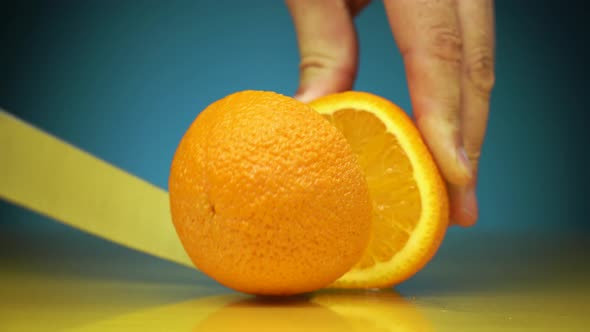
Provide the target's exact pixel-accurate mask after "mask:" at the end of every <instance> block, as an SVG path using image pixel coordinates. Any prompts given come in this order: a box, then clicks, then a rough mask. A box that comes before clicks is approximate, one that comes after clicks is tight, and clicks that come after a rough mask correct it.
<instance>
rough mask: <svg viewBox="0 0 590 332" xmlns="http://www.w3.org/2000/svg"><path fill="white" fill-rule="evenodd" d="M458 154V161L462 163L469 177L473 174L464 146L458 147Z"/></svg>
mask: <svg viewBox="0 0 590 332" xmlns="http://www.w3.org/2000/svg"><path fill="white" fill-rule="evenodd" d="M458 155H459V161H460V162H461V164H462V165H463V167H464V169H465V171H466V172H467V173H469V177H471V176H472V175H473V168H472V166H471V161H469V157H468V156H467V151H465V148H463V147H460V148H459V151H458Z"/></svg>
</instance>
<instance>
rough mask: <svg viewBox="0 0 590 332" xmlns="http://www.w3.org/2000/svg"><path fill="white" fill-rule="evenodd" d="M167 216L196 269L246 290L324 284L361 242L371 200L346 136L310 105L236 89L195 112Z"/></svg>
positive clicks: (354, 256) (352, 259)
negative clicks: (171, 220)
mask: <svg viewBox="0 0 590 332" xmlns="http://www.w3.org/2000/svg"><path fill="white" fill-rule="evenodd" d="M169 192H170V205H171V212H172V219H173V223H174V226H175V228H176V231H177V233H178V235H179V238H180V240H181V242H182V244H183V246H184V248H185V250H186V252H187V253H188V255H189V256H190V258H191V260H192V261H193V263H194V264H195V266H196V267H197V268H198V269H200V270H201V271H202V272H204V273H205V274H207V275H209V276H210V277H212V278H213V279H215V280H217V281H218V282H219V283H221V284H223V285H225V286H227V287H230V288H233V289H235V290H238V291H242V292H246V293H252V294H272V295H287V294H295V293H302V292H308V291H312V290H315V289H318V288H321V287H325V286H327V285H329V284H330V283H332V282H334V281H335V280H336V279H337V278H339V277H340V276H342V275H343V274H344V273H346V272H347V271H348V270H349V269H350V268H351V267H352V266H353V265H354V264H355V263H356V262H357V261H358V260H359V259H360V258H361V255H362V254H363V252H364V249H365V248H366V246H367V243H368V240H369V236H370V234H369V232H370V231H371V222H372V218H373V216H372V212H371V210H372V205H371V204H372V203H371V200H370V197H369V189H368V185H367V180H366V179H365V176H364V174H363V171H362V170H361V167H360V165H359V163H358V161H357V158H356V157H355V155H354V154H353V151H352V148H351V146H350V145H349V144H348V142H347V141H346V139H345V138H344V136H343V135H342V134H341V133H340V132H339V131H338V130H337V129H336V128H335V127H334V126H332V125H331V124H330V123H329V122H328V121H326V120H325V119H323V118H322V116H321V115H320V114H318V113H317V112H315V111H314V110H313V109H312V108H311V107H309V106H308V105H306V104H304V103H301V102H299V101H297V100H295V99H293V98H290V97H286V96H282V95H279V94H276V93H272V92H263V91H243V92H237V93H234V94H231V95H229V96H227V97H225V98H223V99H221V100H218V101H216V102H214V103H213V104H211V105H209V106H208V107H207V108H206V109H205V110H203V111H202V112H201V113H200V114H199V115H198V116H197V118H196V119H195V121H194V122H193V123H192V125H191V126H190V128H189V129H188V131H187V132H186V133H185V135H184V136H183V138H182V140H181V141H180V143H179V146H178V148H177V150H176V153H175V155H174V158H173V161H172V166H171V170H170V177H169Z"/></svg>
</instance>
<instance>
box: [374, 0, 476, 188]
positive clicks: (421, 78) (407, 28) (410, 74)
mask: <svg viewBox="0 0 590 332" xmlns="http://www.w3.org/2000/svg"><path fill="white" fill-rule="evenodd" d="M385 8H386V10H387V16H388V18H389V22H390V25H391V29H392V32H393V35H394V37H395V40H396V42H397V45H398V47H399V49H400V51H401V53H402V56H403V58H404V63H405V67H406V75H407V78H408V86H409V89H410V97H411V99H412V106H413V110H414V115H415V118H416V124H417V126H418V128H419V129H420V132H421V133H422V135H423V136H424V139H425V141H426V144H427V145H428V147H429V148H430V150H431V151H432V154H433V155H434V158H435V160H436V162H437V164H438V166H439V168H440V169H441V171H442V173H443V175H444V177H445V179H446V180H447V181H448V182H450V183H452V184H455V185H465V184H467V183H469V181H470V179H471V167H470V165H469V160H468V158H467V156H466V153H465V150H464V149H463V143H462V137H461V135H460V129H461V128H460V120H461V118H460V110H461V61H462V57H463V54H462V41H461V32H460V27H459V19H458V15H457V8H456V4H455V1H453V0H422V1H416V0H386V1H385Z"/></svg>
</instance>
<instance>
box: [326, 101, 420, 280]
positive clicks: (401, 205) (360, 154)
mask: <svg viewBox="0 0 590 332" xmlns="http://www.w3.org/2000/svg"><path fill="white" fill-rule="evenodd" d="M323 116H324V117H325V118H326V119H327V120H328V121H330V122H331V123H332V124H334V125H335V126H336V127H337V128H338V129H339V130H340V131H341V132H342V133H343V134H344V136H345V137H346V140H347V141H348V142H349V144H350V145H351V146H352V150H353V152H354V153H355V155H356V156H357V158H358V161H359V163H360V165H361V168H362V169H363V171H364V173H365V176H366V178H367V182H368V185H369V193H370V196H371V199H372V201H373V214H374V216H373V225H372V227H373V231H372V232H371V234H373V236H372V237H371V239H370V242H369V245H368V248H367V250H366V252H365V254H364V255H363V258H362V259H361V260H360V261H359V262H358V263H357V264H356V266H355V267H354V269H366V268H370V267H372V266H374V265H375V264H376V263H378V262H387V261H390V260H391V259H392V257H394V256H395V254H396V253H397V252H399V251H400V250H401V249H402V248H403V247H404V246H405V245H406V243H407V241H408V239H409V236H410V234H411V233H412V232H413V230H414V228H415V226H416V223H417V222H418V221H419V220H420V213H421V210H422V207H421V203H420V202H421V200H420V192H419V190H418V186H417V183H416V181H415V179H414V177H413V174H414V172H413V169H412V165H411V163H410V160H409V159H408V156H407V155H406V152H405V151H404V150H402V149H401V147H400V145H399V143H398V142H397V139H396V138H395V137H394V136H393V135H392V134H391V133H388V132H387V129H386V127H385V125H384V124H383V123H382V122H381V121H380V120H379V119H378V118H377V117H376V116H375V115H373V114H372V113H369V112H367V111H363V110H355V109H344V110H338V111H335V112H333V113H332V114H323Z"/></svg>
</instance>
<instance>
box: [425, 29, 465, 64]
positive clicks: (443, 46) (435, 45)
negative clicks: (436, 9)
mask: <svg viewBox="0 0 590 332" xmlns="http://www.w3.org/2000/svg"><path fill="white" fill-rule="evenodd" d="M428 36H430V43H429V44H430V50H429V51H430V55H432V56H433V57H436V58H438V59H440V60H443V61H448V62H457V63H459V62H461V59H462V57H463V56H462V55H463V42H462V40H461V35H460V33H459V31H458V30H457V29H453V28H452V27H449V26H446V25H433V26H431V27H430V28H429V31H428Z"/></svg>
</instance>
